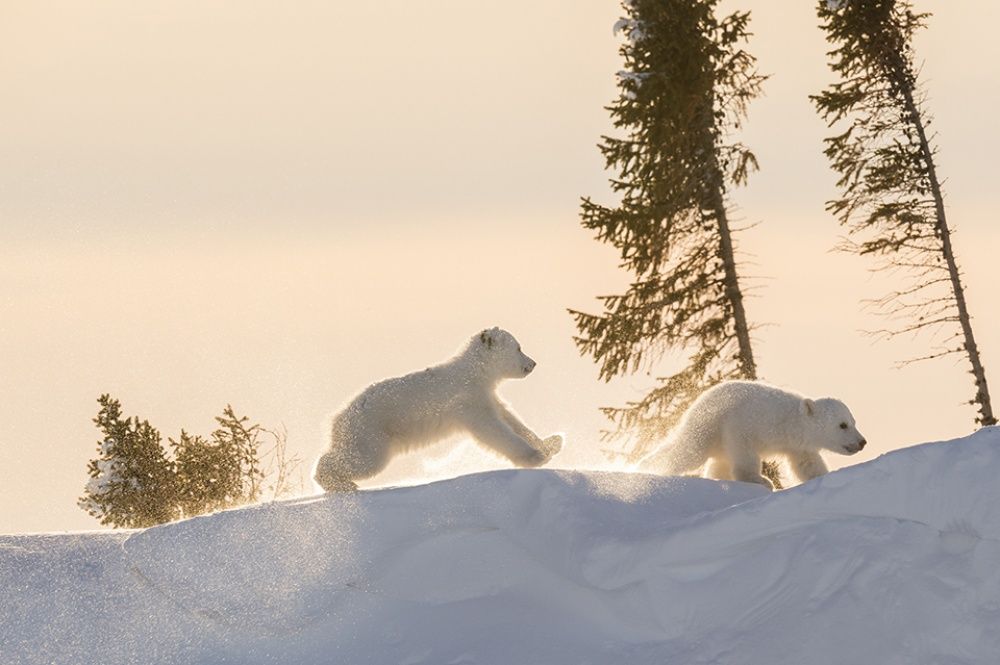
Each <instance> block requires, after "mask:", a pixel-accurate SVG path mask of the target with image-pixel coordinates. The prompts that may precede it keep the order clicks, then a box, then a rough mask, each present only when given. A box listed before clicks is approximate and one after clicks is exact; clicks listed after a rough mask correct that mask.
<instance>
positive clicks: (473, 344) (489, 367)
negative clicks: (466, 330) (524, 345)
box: [466, 328, 536, 380]
mask: <svg viewBox="0 0 1000 665" xmlns="http://www.w3.org/2000/svg"><path fill="white" fill-rule="evenodd" d="M466 353H467V354H470V355H472V356H473V357H474V358H475V360H476V363H477V364H479V365H480V366H482V367H483V368H484V369H485V371H486V373H487V374H488V375H489V376H491V377H493V378H495V379H498V380H499V379H520V378H523V377H526V376H528V375H529V374H531V370H533V369H535V364H536V363H535V361H534V360H532V359H531V358H529V357H528V356H526V355H525V354H524V352H523V351H521V345H520V343H518V341H517V340H516V339H515V338H514V336H513V335H511V334H510V333H509V332H507V331H506V330H503V329H501V328H489V329H487V330H484V331H482V332H481V333H479V334H477V335H476V336H475V337H473V338H472V340H471V341H470V342H469V346H468V349H467V350H466Z"/></svg>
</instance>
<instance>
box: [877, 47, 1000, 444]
mask: <svg viewBox="0 0 1000 665" xmlns="http://www.w3.org/2000/svg"><path fill="white" fill-rule="evenodd" d="M894 64H898V63H894ZM893 75H894V76H895V77H896V78H897V82H898V83H900V90H901V91H902V93H903V101H904V104H905V106H906V111H907V113H909V114H910V117H911V118H913V125H914V127H915V128H916V130H917V137H918V138H919V140H920V152H921V155H922V156H923V158H924V161H925V163H926V164H927V178H928V180H930V186H931V195H932V196H933V197H934V213H935V217H936V222H937V233H938V235H939V236H940V238H941V253H942V255H943V256H944V260H945V263H946V264H947V266H948V277H949V278H950V279H951V288H952V293H953V295H954V297H955V307H956V309H957V310H958V321H959V324H960V325H961V326H962V335H963V338H964V345H963V346H964V348H965V352H966V355H967V356H968V358H969V363H970V364H971V365H972V376H973V377H974V378H975V381H976V396H975V398H974V400H973V401H974V402H975V403H976V404H978V405H979V423H980V424H981V425H983V426H988V425H995V424H996V422H997V419H996V418H995V417H994V416H993V407H992V405H991V404H990V391H989V387H988V386H987V384H986V370H985V369H984V368H983V363H982V361H981V360H980V358H979V347H978V346H976V338H975V336H973V334H972V318H971V317H970V316H969V309H968V307H967V306H966V304H965V289H964V288H963V287H962V281H961V272H960V271H959V269H958V263H957V262H956V261H955V252H954V251H953V250H952V247H951V231H950V230H949V229H948V221H947V218H946V217H945V211H944V196H943V195H942V194H941V183H940V182H939V181H938V177H937V169H936V168H935V167H934V152H933V151H932V150H931V147H930V141H928V140H927V133H926V132H925V130H924V122H923V118H922V116H921V115H920V112H919V109H918V108H917V104H916V102H915V101H914V99H913V89H912V87H911V86H910V85H909V81H908V80H907V78H906V77H905V76H904V75H903V73H902V70H899V69H897V70H896V71H894V72H893Z"/></svg>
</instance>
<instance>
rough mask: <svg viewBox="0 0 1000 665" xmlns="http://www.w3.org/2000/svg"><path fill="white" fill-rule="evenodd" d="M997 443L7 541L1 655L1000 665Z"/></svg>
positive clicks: (554, 479) (0, 543) (404, 492)
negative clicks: (841, 462)
mask: <svg viewBox="0 0 1000 665" xmlns="http://www.w3.org/2000/svg"><path fill="white" fill-rule="evenodd" d="M998 477H1000V429H998V428H992V429H990V430H984V431H982V432H979V433H978V434H976V435H973V436H971V437H968V438H966V439H960V440H957V441H953V442H948V443H939V444H927V445H924V446H918V447H914V448H909V449H906V450H901V451H898V452H895V453H892V454H889V455H885V456H883V457H881V458H879V459H877V460H875V461H873V462H870V463H868V464H863V465H859V466H855V467H852V468H848V469H845V470H842V471H839V472H835V473H832V474H830V475H828V476H825V477H823V478H820V479H818V480H816V481H814V482H811V483H808V484H806V485H803V486H800V487H797V488H794V489H792V490H788V491H784V492H779V493H775V494H773V495H772V494H766V493H764V491H763V490H762V488H760V487H758V486H749V485H743V484H740V483H719V482H714V481H709V480H702V479H694V478H658V477H652V476H646V475H638V474H621V473H600V472H571V471H551V470H530V471H529V470H523V471H500V472H492V473H483V474H477V475H472V476H465V477H461V478H457V479H454V480H449V481H443V482H438V483H434V484H431V485H424V486H419V487H408V488H397V489H387V490H379V491H367V492H360V493H357V494H351V495H335V496H329V497H317V498H312V499H305V500H297V501H288V502H283V503H276V504H270V505H264V506H258V507H253V508H247V509H243V510H234V511H229V512H225V513H219V514H216V515H211V516H206V517H202V518H196V519H192V520H188V521H186V522H180V523H176V524H170V525H165V526H161V527H156V528H152V529H147V530H145V531H136V532H132V533H117V534H103V533H102V534H73V535H52V536H5V537H0V589H2V590H3V594H2V600H0V644H2V647H0V660H2V662H3V663H59V664H60V665H66V664H70V663H81V664H83V663H86V664H92V663H192V664H207V663H213V664H215V663H292V664H296V665H305V664H311V663H338V664H352V663H380V664H385V663H392V664H395V663H400V664H402V663H407V664H413V665H416V664H418V663H428V664H430V663H434V664H439V663H469V664H471V663H503V664H511V665H515V664H516V665H524V664H532V663H552V664H561V663H573V664H580V663H593V664H606V663H615V664H617V663H627V664H630V665H634V664H642V663H657V664H660V663H747V664H750V663H753V664H763V663H809V664H810V665H818V664H823V663H830V664H837V665H842V664H845V663H848V664H850V663H858V664H862V663H880V664H893V663H899V664H900V665H902V664H907V665H911V664H913V663H948V664H949V665H958V664H960V663H996V662H998V658H1000V631H998V630H996V627H997V626H998V625H1000V565H998V564H1000V483H998V482H997V478H998Z"/></svg>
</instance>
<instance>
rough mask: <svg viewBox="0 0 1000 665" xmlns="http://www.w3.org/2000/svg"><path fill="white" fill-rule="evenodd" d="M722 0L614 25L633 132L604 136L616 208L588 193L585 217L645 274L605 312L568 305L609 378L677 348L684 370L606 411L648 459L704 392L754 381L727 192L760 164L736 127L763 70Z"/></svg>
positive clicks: (627, 264)
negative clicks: (719, 8) (736, 138)
mask: <svg viewBox="0 0 1000 665" xmlns="http://www.w3.org/2000/svg"><path fill="white" fill-rule="evenodd" d="M716 4H717V0H626V1H625V2H624V3H623V7H624V9H625V11H626V16H625V17H624V18H622V19H621V20H620V21H619V22H618V24H617V25H616V30H619V31H621V32H622V33H623V34H624V37H625V40H624V43H623V45H622V46H621V49H620V51H619V52H620V54H621V56H622V58H624V62H625V69H624V70H623V71H621V72H619V73H618V87H619V94H618V97H617V99H616V100H615V101H614V102H613V103H612V104H611V106H609V107H608V110H609V111H610V113H611V116H612V119H613V123H614V126H615V127H616V128H617V129H618V130H620V132H621V134H623V136H621V137H612V136H603V137H602V139H601V143H600V145H599V147H600V150H601V152H602V153H603V155H604V158H605V161H606V167H607V168H608V169H609V170H613V171H615V172H616V173H617V176H616V177H615V178H614V179H612V180H611V186H612V189H613V190H614V192H615V193H616V194H618V195H619V196H620V197H621V202H620V203H619V204H618V205H617V207H606V206H603V205H600V204H598V203H595V202H594V201H593V200H591V199H590V198H584V199H583V203H582V211H581V221H582V224H583V226H585V227H586V228H588V229H591V230H593V231H596V232H597V239H598V240H600V241H602V242H607V243H610V244H612V245H613V246H614V247H615V248H617V250H618V251H619V255H620V259H621V266H622V267H623V268H625V269H627V270H629V271H630V272H631V273H632V274H633V275H634V281H633V282H632V284H631V285H630V286H629V288H628V290H627V291H626V292H625V293H624V294H622V295H612V296H604V297H602V298H600V300H601V301H602V302H603V305H604V312H603V313H602V314H599V315H593V314H588V313H584V312H580V311H574V310H570V312H571V314H572V315H573V317H574V318H575V320H576V325H577V329H578V331H579V334H578V336H577V337H576V338H575V341H576V344H577V346H578V348H579V349H580V352H581V353H582V354H589V355H591V356H593V357H594V359H595V360H596V361H597V362H598V364H599V366H600V377H601V379H603V380H605V381H607V380H610V379H611V378H612V377H615V376H619V375H622V374H626V373H631V372H635V371H638V370H640V369H643V368H648V367H650V366H651V365H652V364H654V363H655V362H656V361H658V360H660V359H661V358H662V357H663V355H664V354H665V353H666V352H668V351H671V350H680V351H682V352H684V353H687V354H689V355H688V359H687V364H686V366H685V367H684V368H683V369H681V370H680V371H678V372H676V373H674V374H672V375H670V376H667V377H663V378H661V379H660V380H659V384H658V385H657V386H656V387H655V388H654V389H653V390H652V391H651V392H650V393H648V394H647V395H646V396H645V397H643V398H641V399H639V400H637V401H634V402H629V403H628V404H626V405H625V406H624V407H609V408H605V409H603V411H604V412H605V414H606V415H608V416H609V418H610V419H611V420H612V421H613V422H614V423H615V424H616V426H617V432H616V433H624V432H628V433H631V434H632V435H633V436H634V440H635V445H634V446H633V447H632V448H631V450H630V451H629V453H628V456H629V457H630V458H632V459H635V458H638V457H640V456H641V455H643V454H644V453H645V452H646V451H647V450H648V449H649V447H650V446H651V445H652V444H653V443H655V442H656V441H658V440H659V439H661V438H662V437H663V436H664V435H665V434H666V432H667V431H668V430H669V428H670V427H671V426H672V425H673V424H674V423H675V422H676V420H677V418H678V417H679V416H680V414H681V413H682V412H683V410H684V409H685V408H686V407H687V406H688V405H689V404H690V402H691V401H692V400H693V399H694V397H696V396H697V395H698V394H699V393H700V392H702V391H703V390H704V389H706V388H708V387H711V386H712V385H714V384H715V383H717V382H719V381H721V380H724V379H730V378H746V379H754V378H756V376H757V368H756V364H755V362H754V356H753V350H752V348H751V339H750V331H751V327H750V324H749V323H748V321H747V317H746V313H745V311H744V306H743V294H742V290H741V288H740V282H739V278H738V271H737V260H736V256H735V248H734V240H733V230H732V227H731V225H730V217H729V209H728V205H727V193H728V191H729V189H730V188H731V187H732V186H736V185H742V184H744V183H745V182H746V180H747V177H748V175H749V173H750V172H751V171H753V170H755V169H756V168H757V160H756V158H755V157H754V155H753V153H752V152H751V151H750V150H749V149H748V148H747V147H745V146H744V145H742V144H740V143H737V142H733V141H732V140H731V138H730V137H731V135H732V133H733V131H734V130H736V129H738V128H739V126H740V123H741V122H742V120H743V118H744V116H745V113H746V108H747V104H748V103H749V102H750V101H751V100H752V99H753V98H754V97H755V96H757V95H758V94H759V92H760V87H761V84H762V82H763V80H764V78H765V77H763V76H761V75H760V74H758V73H757V71H756V67H755V65H756V60H755V58H754V57H753V56H752V55H750V54H749V53H748V52H746V51H745V50H743V48H742V44H744V43H745V42H746V40H747V37H748V32H747V25H748V22H749V18H750V15H749V12H736V13H733V14H730V15H729V16H726V17H725V18H723V19H721V20H720V19H717V18H716V14H715V8H716Z"/></svg>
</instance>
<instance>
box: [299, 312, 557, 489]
mask: <svg viewBox="0 0 1000 665" xmlns="http://www.w3.org/2000/svg"><path fill="white" fill-rule="evenodd" d="M534 368H535V361H534V360H532V359H531V358H529V357H528V356H526V355H525V354H524V353H523V352H522V351H521V345H520V344H518V342H517V340H516V339H514V336H513V335H511V334H510V333H509V332H507V331H506V330H501V329H500V328H491V329H489V330H484V331H482V332H481V333H479V334H477V335H476V336H474V337H473V338H472V339H471V340H469V343H468V344H467V345H466V346H465V348H464V349H463V350H462V351H461V352H460V353H459V354H458V355H457V356H455V357H454V358H452V359H451V360H448V361H446V362H444V363H442V364H440V365H436V366H434V367H428V368H427V369H425V370H423V371H420V372H414V373H412V374H407V375H406V376H401V377H396V378H392V379H386V380H384V381H380V382H378V383H375V384H373V385H371V386H369V387H368V388H366V389H365V390H364V391H362V392H361V393H360V394H359V395H358V396H357V397H355V398H354V399H353V400H352V401H351V402H350V403H349V404H348V405H347V406H346V407H345V408H344V409H342V410H341V411H340V412H339V413H337V414H336V415H335V416H334V417H333V423H332V425H331V429H330V447H329V449H328V450H327V451H326V452H325V453H324V454H323V455H322V456H321V457H320V458H319V460H318V461H317V462H316V467H315V471H314V474H313V477H314V478H315V480H316V482H317V483H318V484H319V485H320V487H322V488H323V489H324V490H326V491H328V492H330V491H349V490H355V489H357V485H356V484H355V481H358V480H363V479H365V478H371V477H372V476H374V475H376V474H378V473H379V472H380V471H382V470H383V469H384V468H385V467H386V466H387V465H388V464H389V461H390V460H391V459H392V458H393V457H395V456H396V455H398V454H400V453H403V452H406V451H409V450H414V449H417V448H421V447H424V446H427V445H430V444H432V443H434V442H436V441H440V440H441V439H444V438H446V437H448V436H451V435H453V434H459V433H467V434H471V435H472V436H473V438H475V439H476V441H478V442H479V443H480V444H482V445H484V446H486V447H488V448H491V449H492V450H494V451H496V452H498V453H500V454H501V455H503V456H504V457H506V458H507V459H509V460H510V461H511V462H513V463H514V464H516V465H517V466H522V467H533V466H541V465H542V464H545V463H546V462H548V461H549V459H550V458H551V457H552V456H553V455H555V454H556V453H558V452H559V450H560V449H561V448H562V436H561V435H558V434H556V435H553V436H550V437H548V438H546V439H544V440H543V439H541V438H539V436H538V435H536V434H535V433H534V432H532V431H531V430H530V429H528V427H527V426H526V425H525V424H524V423H522V422H521V421H520V419H518V417H517V416H516V415H515V414H514V413H513V412H512V411H511V410H510V409H509V408H508V407H507V405H506V404H504V403H503V402H502V401H501V400H500V397H499V396H498V395H497V393H496V389H497V385H498V384H499V383H500V382H501V381H503V380H504V379H520V378H524V377H525V376H527V375H528V374H530V373H531V371H532V370H533V369H534Z"/></svg>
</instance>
